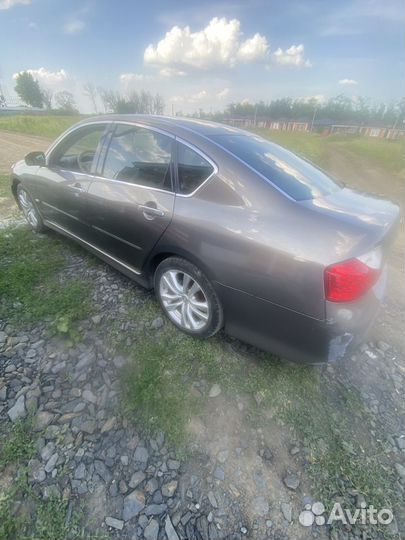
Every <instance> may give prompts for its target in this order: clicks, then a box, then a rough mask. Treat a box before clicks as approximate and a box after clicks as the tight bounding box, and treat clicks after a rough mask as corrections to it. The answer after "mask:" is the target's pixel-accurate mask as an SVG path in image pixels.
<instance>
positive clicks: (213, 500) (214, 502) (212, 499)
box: [208, 491, 218, 508]
mask: <svg viewBox="0 0 405 540" xmlns="http://www.w3.org/2000/svg"><path fill="white" fill-rule="evenodd" d="M208 500H209V501H210V504H211V506H213V507H214V508H218V503H217V500H216V498H215V495H214V494H213V492H212V491H209V492H208Z"/></svg>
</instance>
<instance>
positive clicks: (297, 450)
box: [290, 446, 300, 456]
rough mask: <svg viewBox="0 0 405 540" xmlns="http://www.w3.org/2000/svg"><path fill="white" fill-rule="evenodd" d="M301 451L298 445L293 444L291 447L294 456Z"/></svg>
mask: <svg viewBox="0 0 405 540" xmlns="http://www.w3.org/2000/svg"><path fill="white" fill-rule="evenodd" d="M299 451H300V449H299V447H298V446H292V447H291V449H290V454H291V455H292V456H295V455H297V454H299Z"/></svg>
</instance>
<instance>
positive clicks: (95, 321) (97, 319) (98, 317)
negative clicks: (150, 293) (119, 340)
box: [91, 315, 117, 528]
mask: <svg viewBox="0 0 405 540" xmlns="http://www.w3.org/2000/svg"><path fill="white" fill-rule="evenodd" d="M101 319H102V317H101V315H93V317H92V318H91V320H92V321H93V324H100V323H101ZM115 528H117V527H115Z"/></svg>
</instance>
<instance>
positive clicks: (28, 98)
mask: <svg viewBox="0 0 405 540" xmlns="http://www.w3.org/2000/svg"><path fill="white" fill-rule="evenodd" d="M15 82H16V84H15V87H14V90H15V91H16V93H17V94H18V96H19V97H20V98H21V100H22V101H23V102H24V103H26V104H27V105H30V106H31V107H42V106H43V104H44V101H43V96H42V92H41V88H40V86H39V83H38V81H37V80H36V79H34V77H33V76H32V73H29V72H28V71H22V72H21V73H19V74H18V75H17V77H16V81H15Z"/></svg>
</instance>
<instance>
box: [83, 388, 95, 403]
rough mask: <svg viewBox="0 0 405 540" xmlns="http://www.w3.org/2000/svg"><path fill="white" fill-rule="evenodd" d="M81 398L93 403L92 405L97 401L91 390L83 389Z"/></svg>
mask: <svg viewBox="0 0 405 540" xmlns="http://www.w3.org/2000/svg"><path fill="white" fill-rule="evenodd" d="M82 398H83V399H85V400H86V401H88V402H89V403H93V404H94V405H95V404H96V403H97V397H96V396H95V395H94V394H93V392H92V391H91V390H84V391H83V393H82Z"/></svg>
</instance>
